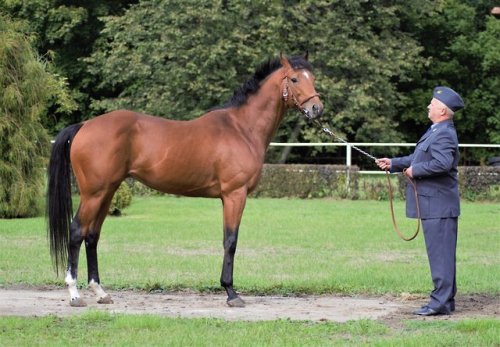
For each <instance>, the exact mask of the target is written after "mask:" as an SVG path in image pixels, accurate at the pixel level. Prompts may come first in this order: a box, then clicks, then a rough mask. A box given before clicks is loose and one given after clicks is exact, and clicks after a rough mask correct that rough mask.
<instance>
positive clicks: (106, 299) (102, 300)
mask: <svg viewBox="0 0 500 347" xmlns="http://www.w3.org/2000/svg"><path fill="white" fill-rule="evenodd" d="M97 303H98V304H112V303H113V299H111V295H109V294H106V296H105V297H102V298H100V299H99V300H97Z"/></svg>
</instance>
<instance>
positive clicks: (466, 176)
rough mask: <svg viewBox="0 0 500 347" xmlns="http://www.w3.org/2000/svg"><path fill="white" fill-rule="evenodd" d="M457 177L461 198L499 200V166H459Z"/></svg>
mask: <svg viewBox="0 0 500 347" xmlns="http://www.w3.org/2000/svg"><path fill="white" fill-rule="evenodd" d="M458 178H459V187H460V193H461V196H462V198H465V199H467V200H469V201H477V200H491V201H500V194H499V193H500V167H498V166H497V167H495V166H490V167H484V166H467V167H460V168H459V176H458Z"/></svg>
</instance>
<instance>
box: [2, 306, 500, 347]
mask: <svg viewBox="0 0 500 347" xmlns="http://www.w3.org/2000/svg"><path fill="white" fill-rule="evenodd" d="M499 329H500V321H499V320H493V319H484V320H480V321H479V322H478V321H472V320H464V321H434V322H429V321H419V322H411V323H408V324H406V325H405V328H404V329H401V330H397V331H394V330H391V329H389V328H387V327H386V326H384V325H383V324H381V323H378V322H375V321H370V320H360V321H350V322H347V323H343V324H335V323H329V322H322V323H311V322H292V321H288V320H277V321H269V322H241V321H240V322H226V321H223V320H219V319H174V318H164V317H159V316H151V315H141V316H134V315H112V314H109V313H105V312H97V311H90V312H88V313H85V314H83V315H82V316H73V317H66V318H59V317H54V316H49V317H42V318H20V317H8V318H2V319H0V337H1V339H2V340H1V341H2V342H1V343H0V344H1V345H2V346H31V345H33V344H35V345H38V346H75V345H76V346H83V345H89V346H144V345H147V346H436V345H439V346H495V345H498V341H499V340H498V337H499V336H498V331H499Z"/></svg>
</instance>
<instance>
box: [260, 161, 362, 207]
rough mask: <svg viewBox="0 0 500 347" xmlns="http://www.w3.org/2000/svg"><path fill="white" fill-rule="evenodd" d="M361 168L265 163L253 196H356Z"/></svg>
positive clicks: (352, 197)
mask: <svg viewBox="0 0 500 347" xmlns="http://www.w3.org/2000/svg"><path fill="white" fill-rule="evenodd" d="M358 171H359V169H358V167H357V166H356V167H354V166H353V167H351V168H350V169H348V167H347V166H344V165H301V164H296V165H292V164H264V167H263V169H262V177H261V180H260V183H259V185H258V186H257V188H256V189H255V191H254V192H253V193H252V194H251V196H254V197H271V198H282V197H298V198H302V199H305V198H323V197H337V198H351V199H356V198H357V195H356V194H357V191H358V187H357V184H358V176H359V174H358Z"/></svg>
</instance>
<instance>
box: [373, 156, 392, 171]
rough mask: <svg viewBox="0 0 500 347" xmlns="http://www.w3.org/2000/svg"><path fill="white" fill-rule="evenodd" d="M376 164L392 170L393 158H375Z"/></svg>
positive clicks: (383, 168)
mask: <svg viewBox="0 0 500 347" xmlns="http://www.w3.org/2000/svg"><path fill="white" fill-rule="evenodd" d="M375 164H377V165H378V167H379V168H381V169H382V170H390V169H391V159H389V158H380V159H376V160H375Z"/></svg>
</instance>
